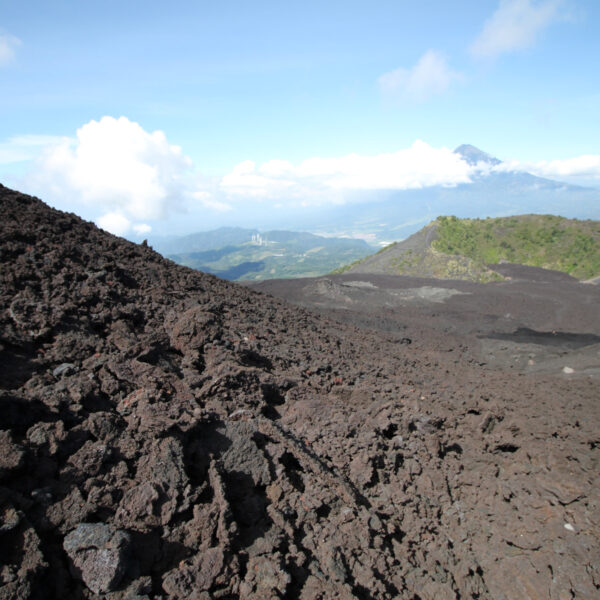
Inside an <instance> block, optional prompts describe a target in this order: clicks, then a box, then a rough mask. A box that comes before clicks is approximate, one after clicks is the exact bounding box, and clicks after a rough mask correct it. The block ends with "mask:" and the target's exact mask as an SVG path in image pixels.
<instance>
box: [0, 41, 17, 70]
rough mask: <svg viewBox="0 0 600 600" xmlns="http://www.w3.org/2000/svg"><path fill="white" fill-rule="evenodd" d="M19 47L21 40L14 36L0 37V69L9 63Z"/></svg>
mask: <svg viewBox="0 0 600 600" xmlns="http://www.w3.org/2000/svg"><path fill="white" fill-rule="evenodd" d="M20 45H21V40H20V39H19V38H16V37H15V36H14V35H7V34H4V35H0V67H4V66H5V65H8V64H9V63H11V62H12V61H13V60H14V58H15V54H16V50H17V48H18V47H19V46H20Z"/></svg>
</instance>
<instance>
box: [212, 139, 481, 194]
mask: <svg viewBox="0 0 600 600" xmlns="http://www.w3.org/2000/svg"><path fill="white" fill-rule="evenodd" d="M472 173H473V167H471V166H470V165H468V164H467V163H466V162H465V161H464V160H462V159H461V157H460V156H459V155H457V154H455V153H454V152H453V151H452V150H449V149H447V148H433V147H432V146H429V145H428V144H426V143H425V142H422V141H420V140H417V141H416V142H415V143H414V144H413V145H412V146H411V147H410V148H407V149H404V150H399V151H397V152H392V153H386V154H378V155H374V156H363V155H360V154H348V155H347V156H342V157H334V158H320V157H315V158H309V159H306V160H304V161H302V162H300V163H299V164H297V165H294V164H292V163H290V162H288V161H284V160H271V161H268V162H266V163H263V164H261V165H256V163H254V162H252V161H244V162H242V163H240V164H238V165H236V166H235V167H234V168H233V170H232V171H231V172H230V173H229V174H227V175H226V176H225V177H223V178H222V180H221V189H222V190H223V191H224V192H225V193H226V194H227V195H228V196H229V197H232V198H235V197H236V196H237V197H246V198H269V199H285V200H288V201H290V200H292V201H293V200H296V201H301V202H302V203H303V204H324V203H331V202H344V201H345V200H346V199H347V195H348V194H349V193H351V192H357V191H366V190H407V189H417V188H422V187H427V186H433V185H443V186H454V185H457V184H459V183H468V182H470V181H471V179H470V175H471V174H472Z"/></svg>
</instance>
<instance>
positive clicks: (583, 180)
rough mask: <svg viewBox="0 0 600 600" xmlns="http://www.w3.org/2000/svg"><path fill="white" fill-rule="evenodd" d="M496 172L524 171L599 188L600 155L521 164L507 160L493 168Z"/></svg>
mask: <svg viewBox="0 0 600 600" xmlns="http://www.w3.org/2000/svg"><path fill="white" fill-rule="evenodd" d="M494 170H498V171H525V172H527V173H532V174H533V175H537V176H538V177H546V178H548V179H555V180H558V181H566V182H570V183H579V184H582V185H592V186H600V155H599V154H583V155H581V156H575V157H573V158H566V159H561V160H541V161H535V162H522V161H516V160H509V161H505V162H503V163H502V164H501V165H498V166H497V167H495V168H494Z"/></svg>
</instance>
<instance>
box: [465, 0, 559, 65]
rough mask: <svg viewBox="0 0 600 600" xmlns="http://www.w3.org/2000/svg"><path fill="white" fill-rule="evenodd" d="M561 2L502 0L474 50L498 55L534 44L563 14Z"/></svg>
mask: <svg viewBox="0 0 600 600" xmlns="http://www.w3.org/2000/svg"><path fill="white" fill-rule="evenodd" d="M561 4H562V0H541V1H538V2H535V1H532V0H501V1H500V6H499V7H498V9H497V10H496V12H495V13H494V14H493V15H492V16H491V17H490V18H489V19H488V20H487V21H486V23H485V24H484V26H483V30H482V31H481V33H480V34H479V36H478V37H477V39H476V40H475V41H474V42H473V44H472V45H471V48H470V50H471V53H472V54H473V56H475V57H477V58H496V57H497V56H499V55H501V54H505V53H507V52H513V51H515V50H522V49H524V48H527V47H529V46H531V45H533V44H534V43H535V41H536V39H537V37H538V36H539V34H540V33H541V32H542V31H543V30H544V29H545V28H546V27H548V26H549V25H550V24H551V23H553V22H554V21H556V20H557V19H558V18H559V16H560V15H559V9H560V6H561Z"/></svg>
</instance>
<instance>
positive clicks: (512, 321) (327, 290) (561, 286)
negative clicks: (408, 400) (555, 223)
mask: <svg viewBox="0 0 600 600" xmlns="http://www.w3.org/2000/svg"><path fill="white" fill-rule="evenodd" d="M495 269H496V270H497V271H498V272H499V273H500V274H502V277H503V278H506V279H505V280H504V281H500V282H493V283H486V284H481V283H475V282H465V281H459V280H440V279H426V278H419V277H407V276H393V275H378V274H360V273H352V274H344V275H328V276H326V277H320V278H313V279H296V280H291V281H290V280H283V279H281V280H271V281H266V282H262V283H260V284H257V285H253V286H252V287H253V289H260V290H262V291H266V292H269V293H271V294H273V295H275V296H278V297H281V298H284V299H286V300H289V301H290V302H293V303H295V304H297V305H300V306H303V307H306V308H310V309H312V310H313V311H317V312H319V313H321V314H324V315H326V316H328V317H332V318H335V319H337V320H340V321H344V322H346V323H349V324H353V325H357V326H360V327H362V328H365V329H370V330H373V331H378V332H380V333H383V334H385V335H387V336H388V337H389V338H390V339H392V340H401V339H402V338H410V339H411V340H412V341H413V346H412V348H413V350H415V351H419V352H420V351H423V350H433V351H438V352H439V351H441V352H449V351H450V352H452V351H456V350H457V349H460V352H461V353H462V354H464V355H465V356H466V357H468V358H469V359H470V360H474V361H477V362H478V363H479V364H480V366H482V367H487V368H494V369H498V368H500V369H503V370H506V371H512V372H514V371H517V372H520V373H548V374H554V375H558V376H560V377H566V378H569V379H573V378H580V377H583V378H595V379H600V309H599V308H598V307H599V306H600V287H598V286H597V285H593V284H591V283H582V282H580V281H578V280H577V279H574V278H573V277H570V276H569V275H567V274H565V273H560V272H558V271H549V270H546V269H540V268H537V267H527V266H523V265H510V264H502V265H495Z"/></svg>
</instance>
